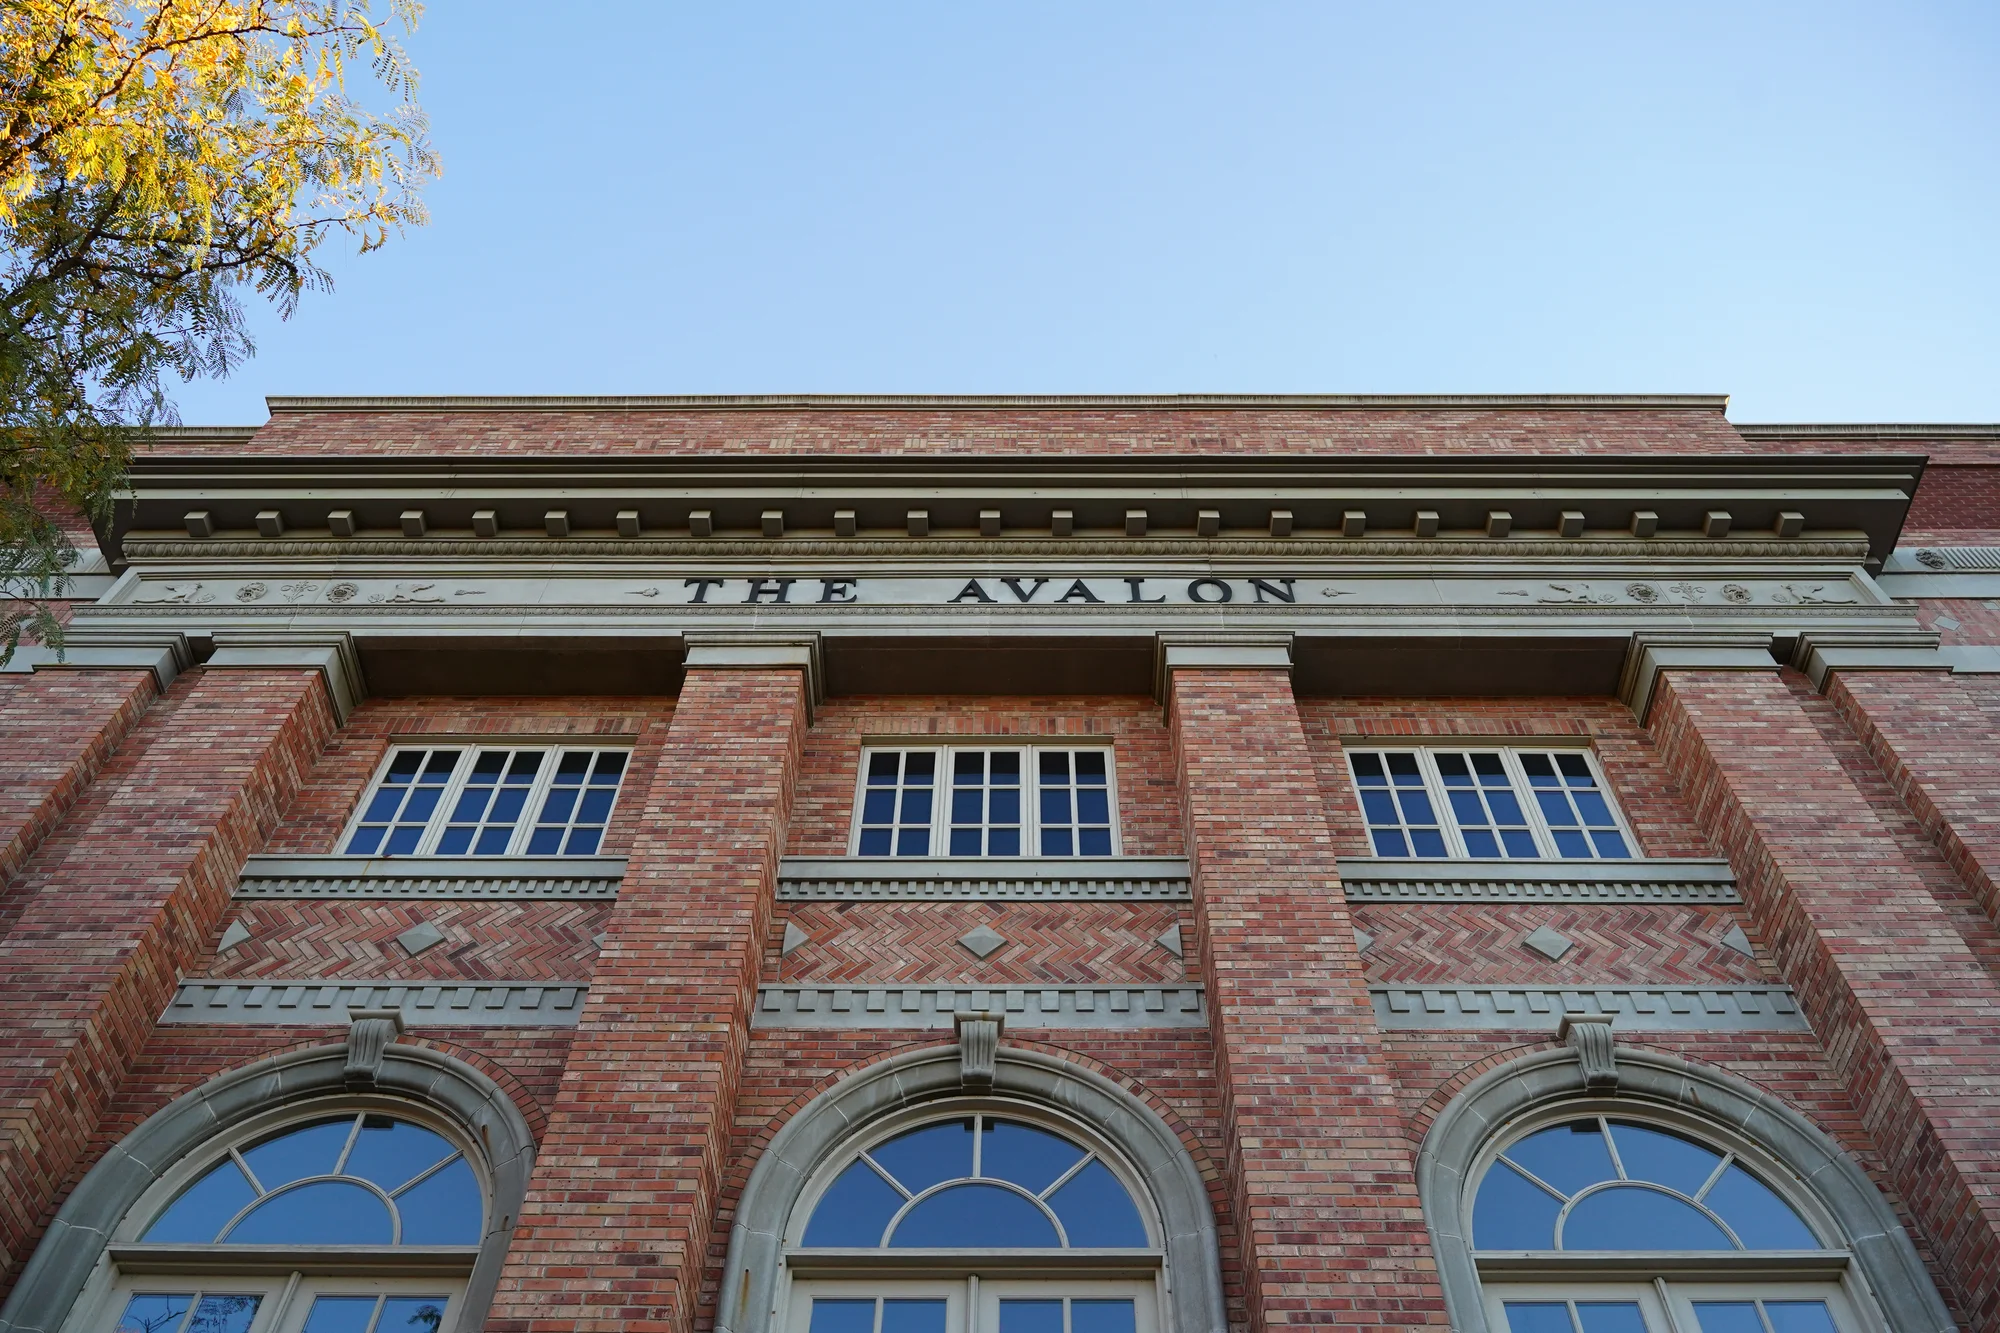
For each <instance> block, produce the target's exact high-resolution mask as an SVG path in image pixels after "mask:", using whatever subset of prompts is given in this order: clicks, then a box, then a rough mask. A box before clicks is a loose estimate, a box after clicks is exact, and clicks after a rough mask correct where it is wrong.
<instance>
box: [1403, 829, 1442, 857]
mask: <svg viewBox="0 0 2000 1333" xmlns="http://www.w3.org/2000/svg"><path fill="white" fill-rule="evenodd" d="M1410 842H1411V845H1412V846H1413V847H1414V848H1415V849H1416V854H1417V855H1418V856H1443V855H1444V854H1445V847H1444V834H1442V833H1440V832H1438V831H1437V830H1436V829H1434V828H1416V829H1411V830H1410Z"/></svg>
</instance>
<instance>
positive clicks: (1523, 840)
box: [1500, 828, 1542, 857]
mask: <svg viewBox="0 0 2000 1333" xmlns="http://www.w3.org/2000/svg"><path fill="white" fill-rule="evenodd" d="M1500 836H1501V838H1502V839H1503V840H1504V841H1505V842H1506V844H1507V855H1509V856H1513V857H1523V856H1526V857H1535V856H1540V855H1541V854H1542V849H1541V848H1539V847H1537V846H1535V837H1534V835H1533V834H1532V833H1530V832H1528V830H1526V829H1524V828H1510V829H1508V830H1507V831H1506V832H1505V833H1502V834H1501V835H1500Z"/></svg>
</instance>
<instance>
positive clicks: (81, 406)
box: [0, 0, 438, 664]
mask: <svg viewBox="0 0 2000 1333" xmlns="http://www.w3.org/2000/svg"><path fill="white" fill-rule="evenodd" d="M387 3H388V5H389V11H388V21H389V22H393V23H396V24H398V25H399V26H400V27H402V28H403V29H404V30H406V31H407V30H411V29H414V28H415V26H416V20H417V16H418V13H419V6H418V5H417V4H416V3H415V0H387ZM373 8H375V4H374V0H134V2H132V3H122V2H121V0H0V239H4V242H5V245H6V259H5V263H4V269H0V664H4V663H5V662H6V661H7V660H9V659H10V658H11V657H12V656H13V654H14V652H15V650H16V648H17V647H18V645H19V643H20V641H21V637H22V634H23V632H24V631H25V632H28V633H30V634H32V635H34V636H35V637H37V638H39V639H41V640H42V641H43V642H45V643H48V644H50V645H51V646H52V647H54V648H56V649H57V650H58V651H60V650H61V643H62V626H61V623H60V620H59V618H58V616H57V613H56V611H55V609H54V607H53V606H52V603H53V602H55V601H57V600H59V599H60V598H61V597H62V595H63V592H64V584H65V580H66V578H67V576H68V572H69V571H70V569H71V568H73V567H74V565H75V562H76V560H77V558H78V556H77V551H76V549H75V547H74V545H73V544H72V542H71V541H70V539H69V537H68V536H67V535H66V533H65V531H64V529H65V525H66V524H73V523H74V522H75V521H76V517H77V516H78V515H82V516H85V517H88V518H89V519H91V520H93V521H101V520H103V519H104V518H106V517H108V515H109V512H110V506H111V503H112V500H113V498H114V496H115V495H116V493H117V491H118V490H119V488H120V487H121V486H122V485H123V484H124V478H125V475H126V469H127V466H128V464H129V461H130V459H131V455H132V450H133V447H134V446H135V445H136V444H139V443H141V442H142V441H143V440H144V439H145V436H146V432H147V431H148V429H149V428H151V427H153V426H156V425H163V424H171V423H173V422H174V421H175V420H176V419H177V418H176V417H175V414H174V408H173V404H172V402H171V400H170V398H169V397H168V392H167V390H168V386H169V384H170V382H171V379H172V377H175V376H178V377H180V378H181V379H183V380H186V379H193V378H196V377H200V376H222V375H226V374H228V373H229V372H230V370H231V369H232V368H234V367H235V366H236V365H238V364H239V363H240V362H241V361H242V360H243V359H244V358H245V357H247V356H249V355H250V354H251V353H252V352H253V351H254V350H255V348H254V347H253V345H252V343H251V340H250V337H249V334H248V332H247V330H246V326H245V323H244V307H243V303H242V297H243V294H244V293H245V291H246V289H247V290H248V291H254V292H255V293H256V294H257V295H258V296H261V297H263V298H265V299H268V300H269V301H271V302H272V304H273V305H274V306H275V307H276V308H277V310H278V313H279V315H280V316H281V317H289V316H290V315H291V313H292V311H293V310H294V309H295V308H296V306H297V303H298V299H299V296H300V294H301V293H303V292H305V291H306V290H308V289H317V290H325V289H327V288H328V287H330V285H331V284H330V281H329V279H328V277H327V274H326V273H325V271H324V270H323V269H321V268H320V267H318V265H317V264H316V263H315V262H314V259H313V255H314V252H315V251H316V250H317V249H318V248H319V246H320V245H321V244H322V243H324V242H325V241H327V240H328V239H329V238H330V237H332V236H333V235H334V234H336V233H342V234H346V235H349V236H352V237H354V238H355V239H356V240H357V241H358V243H359V246H360V248H361V250H363V251H364V252H365V251H368V250H372V249H374V248H375V247H377V246H379V245H381V244H383V242H384V241H386V240H387V239H388V237H389V235H390V234H391V233H392V232H396V231H400V230H401V229H402V228H404V227H406V226H411V225H420V224H422V223H423V222H424V220H425V215H424V211H423V205H422V201H421V198H420V196H419V191H420V190H421V189H422V187H423V186H424V185H425V184H426V183H427V182H428V181H429V180H430V179H432V178H433V177H435V176H436V175H437V173H438V162H437V158H436V156H435V154H434V153H433V152H432V150H431V146H430V143H429V139H428V134H427V126H426V123H425V120H424V117H423V113H422V111H421V110H420V109H419V108H418V107H417V105H416V103H415V100H414V98H415V92H416V71H415V69H414V68H412V67H411V65H410V64H409V61H408V60H407V59H406V57H405V56H404V53H403V51H402V49H401V47H400V46H399V45H398V43H397V41H396V40H395V38H394V37H393V36H392V35H391V34H390V32H389V31H388V29H387V27H386V26H385V23H384V21H382V20H378V18H377V17H376V15H375V14H374V13H373V12H372V10H373ZM356 66H365V68H366V70H367V72H368V74H369V75H371V76H372V81H373V83H372V84H371V85H370V91H371V92H373V93H380V94H386V96H382V97H380V98H379V100H380V101H382V102H384V103H385V104H386V105H385V107H384V109H382V110H379V111H378V110H374V109H371V108H370V107H369V106H367V105H364V102H363V101H362V100H361V99H360V98H359V97H358V96H357V95H356V91H355V90H354V89H351V88H350V86H349V72H350V69H351V68H352V67H356ZM374 85H379V87H377V86H374Z"/></svg>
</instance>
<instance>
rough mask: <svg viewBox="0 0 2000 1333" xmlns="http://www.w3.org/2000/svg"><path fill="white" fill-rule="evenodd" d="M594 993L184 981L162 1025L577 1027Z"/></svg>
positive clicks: (568, 988) (540, 986)
mask: <svg viewBox="0 0 2000 1333" xmlns="http://www.w3.org/2000/svg"><path fill="white" fill-rule="evenodd" d="M588 993H589V987H587V986H585V985H583V984H581V983H576V982H571V983H546V982H537V983H532V984H531V983H528V982H521V981H489V982H468V983H456V982H424V981H362V982H346V981H257V982H248V981H183V982H182V983H181V984H180V986H179V987H178V988H177V989H176V990H175V991H174V998H173V1001H172V1002H171V1003H169V1004H168V1005H167V1011H166V1012H165V1013H164V1014H162V1015H160V1022H162V1023H169V1024H177V1025H181V1026H194V1025H200V1024H230V1025H241V1026H255V1027H347V1026H348V1025H349V1024H350V1023H351V1022H352V1021H353V1018H354V1015H355V1013H356V1011H361V1010H371V1011H380V1010H388V1009H394V1010H399V1011H400V1012H401V1013H402V1015H403V1022H404V1024H405V1026H408V1027H413V1028H415V1027H432V1028H467V1027H473V1028H567V1027H575V1026H576V1020H577V1016H578V1015H579V1014H581V1013H582V1012H583V1000H584V996H585V995H586V994H588Z"/></svg>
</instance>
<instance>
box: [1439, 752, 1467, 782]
mask: <svg viewBox="0 0 2000 1333" xmlns="http://www.w3.org/2000/svg"><path fill="white" fill-rule="evenodd" d="M1436 758H1437V766H1438V772H1439V773H1440V774H1442V775H1443V777H1444V781H1445V785H1446V786H1447V787H1469V786H1471V785H1472V770H1471V769H1470V768H1468V767H1466V763H1465V756H1464V755H1462V754H1441V755H1438V756H1436Z"/></svg>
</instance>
